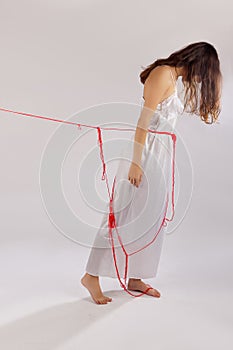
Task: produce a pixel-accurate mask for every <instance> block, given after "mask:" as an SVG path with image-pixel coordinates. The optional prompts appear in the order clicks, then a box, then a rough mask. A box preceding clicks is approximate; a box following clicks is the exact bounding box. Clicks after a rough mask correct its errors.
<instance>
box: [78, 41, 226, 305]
mask: <svg viewBox="0 0 233 350" xmlns="http://www.w3.org/2000/svg"><path fill="white" fill-rule="evenodd" d="M179 76H181V77H182V82H183V84H184V87H185V95H184V104H182V103H181V101H180V99H179V98H178V95H177V90H176V81H177V79H178V77H179ZM140 80H141V82H142V84H144V91H143V98H144V106H143V109H142V110H141V113H140V117H139V119H138V123H137V128H136V132H135V135H134V148H133V159H132V162H131V165H130V167H129V169H128V168H127V169H126V168H125V167H121V169H122V168H123V170H125V169H126V170H127V178H128V183H130V187H131V188H132V187H134V189H135V188H137V190H136V191H137V196H138V197H137V196H136V199H135V198H134V204H133V205H131V208H130V210H131V213H130V214H128V212H127V215H128V216H130V215H131V216H132V213H133V211H135V208H136V207H140V203H139V202H140V200H139V199H140V198H142V197H140V195H141V194H143V193H145V185H143V186H144V187H143V186H142V183H143V181H144V177H145V176H143V174H144V171H145V169H150V170H151V169H153V171H156V169H158V166H157V167H156V166H155V161H154V160H153V159H152V158H153V157H151V156H150V155H149V149H150V151H151V150H152V152H153V150H154V155H155V156H156V161H157V160H158V159H159V156H160V158H161V167H162V168H163V171H164V173H165V177H166V178H168V176H169V175H168V173H169V172H170V170H171V169H170V167H169V165H168V164H170V162H169V161H167V159H168V157H167V155H166V153H165V151H164V150H165V148H164V147H163V148H162V146H161V140H160V143H157V145H156V142H158V140H159V136H156V138H155V137H154V135H151V134H149V133H148V128H149V129H153V128H154V130H161V131H163V130H164V129H166V130H170V131H171V130H173V129H174V126H175V122H176V119H177V115H178V114H179V113H180V112H181V106H182V109H183V111H185V112H188V113H194V114H196V115H198V116H199V117H200V118H201V120H202V121H204V122H205V123H207V124H212V123H213V122H216V121H217V119H218V116H219V113H220V111H221V108H220V97H221V88H222V84H221V83H222V74H221V71H220V64H219V59H218V54H217V52H216V49H215V48H214V47H213V46H212V45H211V44H209V43H207V42H197V43H192V44H190V45H188V46H186V47H184V48H182V49H181V50H179V51H176V52H174V53H172V54H171V55H170V56H169V57H168V58H165V59H158V60H156V61H155V62H153V63H152V64H151V65H149V66H148V67H147V68H146V69H144V70H143V71H142V72H141V74H140ZM209 117H210V118H211V121H209ZM155 145H156V146H155ZM166 146H167V148H171V147H172V145H171V143H170V141H169V140H168V141H166ZM166 157H167V158H166ZM119 171H120V170H119ZM124 176H125V177H126V173H125V174H124V175H123V177H124ZM160 178H161V176H160ZM160 178H157V181H156V182H155V183H156V184H157V186H156V189H155V191H157V192H154V193H153V188H154V187H155V186H153V188H152V189H151V190H152V195H154V199H155V198H157V197H158V196H159V194H158V188H159V191H161V188H162V183H159V181H160ZM165 181H166V179H165ZM160 185H161V186H160ZM166 186H169V184H168V182H166ZM125 193H127V195H128V192H127V190H126V191H125V190H124V191H123V190H122V191H121V192H120V196H119V198H118V201H119V202H120V203H121V201H123V196H124V195H125ZM137 199H138V201H137ZM158 203H159V202H158ZM127 210H129V209H127ZM127 215H126V214H125V213H124V215H123V216H122V215H121V216H120V215H119V216H118V218H117V222H121V221H122V222H124V221H125V218H126V216H127ZM107 219H108V218H107V216H104V218H103V221H102V225H101V227H102V228H103V227H105V228H107V225H106V222H107ZM104 225H105V226H104ZM134 228H135V229H136V225H135V226H134ZM154 232H155V228H154V227H153V230H151V231H149V234H151V235H152V234H153V235H154ZM164 232H165V227H164V226H163V227H162V229H161V231H159V235H158V237H157V239H156V241H155V242H153V244H151V246H150V247H147V248H146V249H144V250H143V251H141V252H140V253H139V254H135V255H132V254H131V255H132V256H131V258H132V263H131V264H129V272H130V273H129V274H130V278H129V280H128V290H132V291H141V292H145V291H146V290H148V292H147V293H146V294H148V295H151V296H154V297H160V292H159V291H158V290H156V289H155V288H153V287H151V286H150V285H148V284H145V283H144V282H143V281H142V279H141V278H150V277H154V276H155V275H156V272H157V268H158V263H159V258H160V254H161V248H162V242H163V236H164ZM100 238H101V237H100V234H97V239H100ZM140 239H141V241H140ZM140 239H139V240H138V242H139V243H138V244H139V245H138V246H140V245H142V244H144V243H143V242H145V236H144V237H143V238H140ZM147 239H148V237H147ZM143 240H144V241H143ZM134 247H135V246H134ZM120 260H121V259H120V258H119V261H120ZM121 264H122V266H120V267H121V274H123V272H122V271H123V268H124V266H123V263H121ZM119 271H120V269H119ZM100 275H102V276H109V277H117V276H116V273H115V271H114V265H113V257H112V251H111V249H104V250H102V249H101V248H92V250H91V254H90V256H89V259H88V263H87V266H86V273H85V275H84V276H83V277H82V279H81V283H82V285H83V286H85V287H86V288H87V289H88V291H89V293H90V295H91V296H92V298H93V300H94V301H95V302H96V303H97V304H106V303H107V302H109V301H112V298H110V297H107V296H105V295H104V294H103V293H102V290H101V288H100V284H99V276H100ZM148 287H149V288H148Z"/></svg>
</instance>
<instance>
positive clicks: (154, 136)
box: [86, 70, 183, 278]
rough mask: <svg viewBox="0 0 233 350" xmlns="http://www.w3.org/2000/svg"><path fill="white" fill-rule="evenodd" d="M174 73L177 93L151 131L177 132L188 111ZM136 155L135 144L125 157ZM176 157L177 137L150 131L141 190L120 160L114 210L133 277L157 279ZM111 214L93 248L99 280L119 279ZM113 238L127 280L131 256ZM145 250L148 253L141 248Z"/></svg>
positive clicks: (90, 265) (91, 261)
mask: <svg viewBox="0 0 233 350" xmlns="http://www.w3.org/2000/svg"><path fill="white" fill-rule="evenodd" d="M170 72H171V76H172V79H173V82H174V85H175V90H174V92H173V94H172V95H170V96H169V97H168V98H166V99H165V100H163V101H162V102H161V103H159V104H158V106H157V108H156V110H155V112H154V114H153V116H152V118H151V121H150V124H149V127H148V129H151V130H156V131H162V132H164V131H166V132H169V133H174V127H175V124H176V120H177V117H178V116H179V115H180V114H181V113H182V111H183V104H182V103H181V101H180V99H179V97H178V94H177V86H176V81H175V79H174V77H173V74H172V71H171V70H170ZM133 138H134V135H133ZM132 140H133V139H132ZM132 152H133V142H131V145H130V148H127V149H125V150H123V155H125V156H126V157H128V159H130V155H131V158H132V154H133V153H132ZM172 155H173V141H172V138H171V136H170V135H165V134H158V133H152V132H149V131H148V133H147V136H146V141H145V145H144V148H143V152H142V158H141V166H142V168H143V175H142V181H141V183H140V184H139V187H136V186H134V185H132V184H131V183H130V181H129V180H128V172H129V166H130V162H129V161H128V162H127V161H126V160H125V159H124V157H122V159H121V160H120V163H119V167H118V170H117V172H116V182H115V195H114V201H113V207H114V214H115V222H116V225H117V230H118V234H119V235H120V238H121V242H122V243H123V245H124V248H125V251H127V254H128V255H129V257H128V271H127V277H128V278H152V277H155V276H156V274H157V270H158V265H159V260H160V255H161V249H162V244H163V240H164V235H165V232H166V230H167V226H165V225H161V223H162V220H163V218H164V216H165V215H166V204H167V199H169V200H168V206H169V207H170V206H171V189H172ZM106 211H107V212H106V213H105V214H104V215H103V219H102V223H101V225H100V228H99V230H98V232H97V234H96V237H95V241H94V245H93V247H92V248H91V252H90V255H89V258H88V261H87V264H86V272H88V273H89V274H91V275H94V276H107V277H113V278H117V273H116V266H115V264H114V259H113V252H112V247H111V241H110V238H109V228H108V210H106ZM167 225H168V223H167ZM159 229H160V231H159ZM158 231H159V233H158ZM155 236H156V238H155ZM113 238H114V245H115V254H116V261H117V268H118V271H119V275H120V277H121V278H124V277H125V265H126V255H125V253H124V251H123V249H122V247H121V245H120V243H119V240H118V238H117V233H116V230H115V229H114V228H113ZM153 239H154V240H153ZM151 241H153V243H151ZM146 245H147V246H146ZM145 246H146V247H145ZM143 247H145V248H144V249H141V248H143ZM140 249H141V250H140ZM134 252H136V253H134Z"/></svg>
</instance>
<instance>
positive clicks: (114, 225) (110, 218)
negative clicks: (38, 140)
mask: <svg viewBox="0 0 233 350" xmlns="http://www.w3.org/2000/svg"><path fill="white" fill-rule="evenodd" d="M0 111H4V112H10V113H14V114H19V115H23V116H28V117H33V118H40V119H45V120H51V121H55V122H59V123H66V124H71V125H75V126H78V128H79V129H81V126H85V127H88V128H94V129H97V131H98V144H99V148H100V159H101V161H102V167H103V172H102V180H105V181H106V185H107V189H108V194H109V214H108V228H109V238H110V240H111V248H112V254H113V260H114V265H115V269H116V274H117V278H118V280H119V282H120V285H121V287H122V288H123V289H124V290H125V291H126V292H127V293H128V294H130V295H132V296H134V297H139V296H141V295H143V294H146V293H147V292H148V290H149V289H153V288H152V287H149V288H147V289H146V290H145V291H144V292H142V293H140V294H136V295H135V294H133V293H131V292H130V291H129V290H128V289H127V287H126V279H127V272H128V260H129V256H131V255H133V254H136V253H138V252H139V251H141V250H143V249H145V248H146V247H148V246H149V245H150V244H152V243H153V242H154V241H155V239H156V237H157V236H158V234H159V232H160V230H161V228H162V226H167V223H166V221H172V220H173V218H174V182H175V144H176V135H175V134H174V133H169V132H166V131H155V130H150V129H148V131H149V132H152V133H157V134H166V135H170V136H171V137H172V141H173V159H172V217H171V218H170V219H168V218H167V217H166V213H167V208H168V193H167V200H166V208H165V213H164V217H163V219H162V222H161V225H160V227H159V230H158V232H157V233H156V234H155V236H154V237H153V239H152V240H151V241H150V242H149V243H147V244H146V245H145V246H144V247H142V248H140V249H138V250H137V251H135V252H132V253H130V254H128V253H127V251H126V249H125V247H124V245H123V243H122V240H121V237H120V235H119V233H118V230H117V223H116V219H115V214H114V209H113V200H114V188H115V180H116V177H115V178H114V181H113V185H112V191H111V195H110V189H109V183H108V176H107V172H106V164H105V161H104V153H103V140H102V133H101V129H102V130H124V131H132V130H133V131H135V128H134V129H131V128H106V127H105V128H104V127H101V128H100V127H99V126H93V125H86V124H80V123H74V122H69V121H66V120H61V119H55V118H49V117H45V116H40V115H35V114H30V113H24V112H18V111H13V110H9V109H5V108H0ZM114 228H115V230H116V232H117V237H118V241H119V242H120V245H121V248H122V251H123V253H124V254H125V272H124V283H123V282H122V281H121V277H120V273H119V270H118V266H117V259H116V252H115V246H114V240H113V233H112V231H113V229H114Z"/></svg>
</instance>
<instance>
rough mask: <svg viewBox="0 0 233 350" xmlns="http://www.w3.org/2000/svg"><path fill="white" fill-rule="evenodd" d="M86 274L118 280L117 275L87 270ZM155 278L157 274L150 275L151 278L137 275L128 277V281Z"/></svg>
mask: <svg viewBox="0 0 233 350" xmlns="http://www.w3.org/2000/svg"><path fill="white" fill-rule="evenodd" d="M86 272H87V273H88V274H89V275H92V276H95V277H110V278H118V277H117V276H116V275H114V276H113V275H110V274H108V273H99V274H98V273H96V272H95V273H93V272H89V271H87V270H86ZM155 277H157V274H156V275H150V276H148V275H146V276H145V275H144V276H143V275H137V276H132V275H131V276H127V279H129V278H145V279H147V278H155ZM120 278H122V279H124V277H123V276H121V277H120Z"/></svg>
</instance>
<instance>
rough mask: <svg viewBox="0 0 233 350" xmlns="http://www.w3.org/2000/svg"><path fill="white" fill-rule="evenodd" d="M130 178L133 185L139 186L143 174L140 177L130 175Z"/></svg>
mask: <svg viewBox="0 0 233 350" xmlns="http://www.w3.org/2000/svg"><path fill="white" fill-rule="evenodd" d="M128 180H129V181H130V182H131V184H132V185H134V186H136V187H138V186H139V184H140V182H141V180H142V175H141V176H140V177H139V179H137V178H133V177H132V178H130V177H128Z"/></svg>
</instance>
